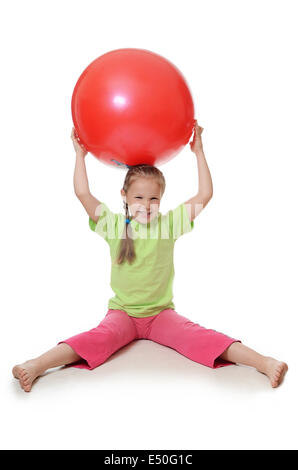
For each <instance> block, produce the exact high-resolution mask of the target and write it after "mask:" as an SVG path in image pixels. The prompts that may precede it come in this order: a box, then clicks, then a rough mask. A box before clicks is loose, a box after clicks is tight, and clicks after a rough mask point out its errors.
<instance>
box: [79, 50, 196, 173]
mask: <svg viewBox="0 0 298 470" xmlns="http://www.w3.org/2000/svg"><path fill="white" fill-rule="evenodd" d="M71 110H72V118H73V123H74V127H75V129H76V131H77V134H78V137H79V139H80V141H81V143H82V144H83V145H84V146H85V148H86V149H87V150H88V152H90V153H92V154H93V155H94V156H95V157H97V158H98V159H100V160H101V161H103V162H104V163H106V164H112V165H118V166H122V165H124V166H131V165H137V164H140V163H147V164H149V165H159V164H161V163H165V162H166V161H168V160H170V159H171V158H173V157H174V156H175V155H177V154H178V153H179V152H180V151H181V150H182V148H183V147H184V146H185V145H186V144H187V143H188V141H189V139H190V137H191V135H192V131H193V126H194V105H193V100H192V97H191V93H190V90H189V88H188V86H187V83H186V81H185V79H184V77H183V75H182V74H181V72H180V71H179V70H178V69H177V67H176V66H175V65H173V64H172V63H171V62H170V61H168V60H167V59H165V58H164V57H162V56H160V55H159V54H155V53H153V52H151V51H148V50H145V49H131V48H130V49H116V50H114V51H110V52H107V53H106V54H103V55H102V56H100V57H98V58H97V59H95V60H94V61H93V62H91V64H90V65H88V67H87V68H86V69H85V70H84V71H83V73H82V74H81V76H80V77H79V79H78V81H77V83H76V85H75V88H74V91H73V95H72V101H71Z"/></svg>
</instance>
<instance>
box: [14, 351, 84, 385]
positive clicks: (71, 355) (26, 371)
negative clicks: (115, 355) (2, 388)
mask: <svg viewBox="0 0 298 470" xmlns="http://www.w3.org/2000/svg"><path fill="white" fill-rule="evenodd" d="M79 359H80V356H79V355H78V354H76V353H75V351H74V350H73V349H72V348H71V347H70V346H69V345H68V344H66V343H61V344H58V346H55V347H54V348H52V349H50V350H49V351H47V352H46V353H44V354H42V355H41V356H39V357H36V358H35V359H31V360H30V361H26V362H24V363H23V364H18V365H16V366H14V368H13V369H12V373H13V375H14V377H15V378H16V379H19V381H20V385H21V387H22V389H23V390H25V392H30V390H31V387H32V383H33V381H34V380H35V379H36V378H37V377H39V376H40V375H42V374H43V373H44V372H45V371H46V370H48V369H51V368H52V367H59V366H64V365H66V364H70V363H72V362H75V361H78V360H79Z"/></svg>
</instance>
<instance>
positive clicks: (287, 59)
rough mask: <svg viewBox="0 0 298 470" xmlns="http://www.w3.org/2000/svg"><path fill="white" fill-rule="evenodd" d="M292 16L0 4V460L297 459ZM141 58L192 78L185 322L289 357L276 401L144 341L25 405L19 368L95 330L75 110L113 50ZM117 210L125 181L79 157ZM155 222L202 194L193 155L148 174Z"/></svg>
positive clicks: (103, 278) (60, 378) (102, 287)
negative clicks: (292, 453) (205, 186)
mask: <svg viewBox="0 0 298 470" xmlns="http://www.w3.org/2000/svg"><path fill="white" fill-rule="evenodd" d="M296 7H297V2H295V1H289V0H283V1H272V0H270V1H265V0H258V1H252V0H249V1H241V2H239V1H236V0H235V1H231V0H226V1H225V2H222V1H198V0H195V1H194V0H188V1H185V2H181V1H173V0H171V1H165V0H163V1H152V0H151V1H150V2H145V1H131V0H126V1H125V2H122V1H112V0H110V1H109V2H104V1H88V0H87V1H86V0H84V1H74V0H72V1H61V0H59V1H53V0H52V1H51V2H38V1H30V0H28V1H26V2H21V1H16V2H10V3H9V2H6V3H3V4H2V7H1V12H0V16H1V28H0V31H1V33H0V34H1V45H2V52H1V88H0V93H1V163H0V164H1V184H0V189H1V221H2V224H1V268H2V269H1V271H2V284H1V287H2V289H1V291H2V292H1V342H0V345H1V405H0V406H1V410H0V414H1V433H2V436H1V447H2V448H3V449H274V448H278V449H290V448H297V434H296V431H297V427H296V422H297V418H298V413H297V401H296V400H297V385H298V380H297V378H298V377H297V352H296V350H297V340H296V336H297V326H298V324H297V313H298V309H297V261H298V259H297V258H298V257H297V239H298V233H297V232H298V230H297V199H298V198H297V170H298V166H297V157H298V154H297V153H298V152H297V150H298V144H297V109H298V99H297V83H298V76H297V75H298V74H297V40H298V37H297V14H296V11H295V8H296ZM125 47H133V48H143V49H148V50H151V51H153V52H156V53H158V54H160V55H162V56H164V57H165V58H167V59H168V60H171V61H172V62H173V63H174V64H175V65H176V66H177V67H178V68H179V69H180V70H181V72H182V73H183V75H184V77H185V79H186V80H187V82H188V84H189V87H190V90H191V93H192V96H193V99H194V104H195V110H196V118H197V120H198V123H199V124H200V125H201V126H202V127H204V132H203V135H202V137H203V144H204V150H205V155H206V159H207V162H208V165H209V168H210V171H211V175H212V179H213V186H214V195H213V199H212V200H211V201H210V203H209V204H208V206H207V207H206V208H205V209H204V211H203V212H202V213H201V214H200V215H199V216H198V218H197V219H196V220H195V228H194V230H193V231H192V233H190V234H186V235H184V236H183V237H182V238H181V239H180V240H179V241H178V242H177V244H176V250H175V271H176V276H175V281H174V302H175V305H176V310H177V312H178V313H180V314H182V315H184V316H187V317H188V318H190V319H192V320H193V321H195V322H198V323H200V324H201V325H203V326H206V327H209V328H214V329H216V330H218V331H222V332H224V333H226V334H228V335H230V336H233V337H237V338H239V339H241V340H242V342H243V343H244V344H246V345H248V346H250V347H252V348H254V349H256V350H257V351H259V352H261V353H263V354H265V355H270V356H273V357H276V358H278V359H281V360H284V361H286V362H287V363H288V365H289V371H288V374H287V375H286V378H285V381H284V383H283V384H282V386H281V387H280V388H277V389H272V388H271V387H270V384H269V381H268V379H267V377H266V376H265V375H263V374H260V373H258V372H257V371H255V370H254V369H252V368H249V367H245V366H231V367H226V368H221V369H217V370H212V369H210V368H207V367H204V366H202V365H200V364H197V363H195V362H193V361H191V360H189V359H187V358H185V357H184V356H181V355H180V354H178V353H177V352H176V351H174V350H172V349H169V348H166V347H163V346H161V345H159V344H156V343H152V342H149V341H145V340H140V341H136V342H134V343H132V344H131V345H129V346H127V347H126V348H124V349H123V350H121V351H119V352H118V353H116V354H115V355H114V356H113V357H111V358H110V359H109V360H108V361H107V362H106V363H105V364H103V365H102V366H100V367H98V368H97V369H95V370H93V371H88V370H80V369H74V368H68V369H63V368H61V369H59V368H57V369H52V370H51V371H49V373H47V374H46V375H45V376H44V377H42V378H40V379H39V380H38V381H37V382H36V383H35V385H34V386H33V388H32V391H31V392H30V393H25V392H24V391H23V390H21V388H20V387H19V383H18V381H17V380H16V379H14V378H13V377H12V375H11V369H12V367H13V365H14V364H16V363H20V362H23V361H25V360H27V359H30V358H32V357H35V356H37V355H39V354H40V353H42V352H44V351H46V350H48V349H50V348H51V347H53V346H54V345H55V344H56V343H57V342H58V341H60V340H62V339H66V338H68V337H70V336H72V335H74V334H77V333H79V332H82V331H85V330H87V329H90V328H93V327H94V326H96V325H97V324H98V323H99V322H100V321H101V320H102V318H103V317H104V315H105V314H106V311H107V302H108V299H109V298H110V297H111V295H112V291H111V290H110V286H109V275H110V258H109V251H108V245H107V244H106V243H105V241H104V240H103V239H101V238H100V237H98V236H97V235H96V234H95V233H94V232H92V231H91V230H90V229H89V225H88V216H87V214H86V212H85V211H84V208H83V207H82V206H81V205H80V203H79V201H78V200H77V199H76V197H75V195H74V191H73V170H74V163H75V154H74V149H73V145H72V142H71V139H70V133H71V128H72V118H71V108H70V105H71V96H72V92H73V88H74V86H75V83H76V81H77V79H78V77H79V75H80V74H81V73H82V71H83V70H84V69H85V68H86V67H87V66H88V65H89V63H90V62H91V61H93V60H94V59H95V58H96V57H98V56H100V55H102V54H104V53H106V52H108V51H110V50H113V49H120V48H125ZM86 165H87V171H88V175H89V182H90V188H91V191H92V192H93V194H94V195H95V196H96V197H97V198H98V199H102V200H103V201H104V202H106V203H107V204H108V205H109V207H110V208H111V209H112V210H113V211H115V212H121V211H122V209H123V207H122V200H121V198H120V189H121V185H122V183H123V180H124V176H125V170H123V169H118V168H116V167H112V166H111V167H108V166H107V165H104V164H102V163H100V162H99V161H98V160H97V159H95V158H94V157H93V156H92V155H90V154H89V155H88V156H87V157H86ZM159 168H160V169H161V171H162V172H163V173H164V176H165V178H166V182H167V186H166V192H165V194H164V197H163V200H162V203H161V212H162V213H166V212H167V211H168V210H169V209H171V208H174V207H176V205H178V204H179V203H180V202H183V201H186V200H187V199H189V198H190V197H191V196H193V195H194V194H195V193H196V192H197V189H198V182H197V169H196V159H195V155H194V154H193V153H192V152H191V150H190V147H189V145H187V146H186V147H185V148H184V150H183V151H182V152H181V153H180V154H179V155H177V156H176V157H175V158H174V159H173V160H172V161H170V162H168V163H166V164H164V165H162V166H160V167H159Z"/></svg>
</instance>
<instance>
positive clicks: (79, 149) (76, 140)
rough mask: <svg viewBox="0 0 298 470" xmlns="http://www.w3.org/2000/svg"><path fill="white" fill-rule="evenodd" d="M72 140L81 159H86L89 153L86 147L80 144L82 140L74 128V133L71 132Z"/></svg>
mask: <svg viewBox="0 0 298 470" xmlns="http://www.w3.org/2000/svg"><path fill="white" fill-rule="evenodd" d="M71 139H72V143H73V146H74V149H75V151H76V154H79V155H80V156H81V157H85V156H86V155H87V153H88V151H87V150H86V149H85V147H84V145H83V144H81V143H80V139H79V137H78V134H77V132H76V130H75V128H74V127H73V128H72V131H71Z"/></svg>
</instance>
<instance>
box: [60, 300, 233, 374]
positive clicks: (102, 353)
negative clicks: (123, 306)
mask: <svg viewBox="0 0 298 470" xmlns="http://www.w3.org/2000/svg"><path fill="white" fill-rule="evenodd" d="M137 339H148V340H151V341H155V342H156V343H159V344H162V345H164V346H167V347H169V348H172V349H175V350H176V351H178V352H179V353H180V354H183V356H186V357H188V358H189V359H191V360H192V361H194V362H198V363H199V364H203V365H204V366H208V367H211V368H213V369H216V368H218V367H223V366H228V365H231V364H234V363H233V362H229V361H225V360H224V359H222V358H220V357H219V356H220V355H221V354H222V353H223V352H224V351H225V350H226V349H227V348H228V347H229V346H230V345H231V344H232V343H234V342H240V343H241V341H240V340H238V339H234V338H231V337H229V336H226V335H224V334H223V333H219V332H218V331H216V330H211V329H207V328H204V327H203V326H200V325H199V324H198V323H194V322H192V321H190V320H189V319H188V318H185V317H183V316H182V315H179V314H178V313H177V312H176V311H175V310H173V309H171V308H168V309H165V310H162V311H161V312H160V313H159V314H157V315H153V316H151V317H143V318H139V317H138V318H137V317H132V316H130V315H128V314H127V313H126V312H125V311H124V310H115V309H109V310H108V312H107V314H106V315H105V317H104V318H103V320H102V321H101V322H100V324H99V325H98V326H97V327H96V328H92V329H91V330H89V331H85V332H84V333H80V334H78V335H76V336H72V337H71V338H68V339H66V340H64V341H60V342H59V343H58V344H61V343H66V344H68V345H69V346H71V348H72V349H73V350H74V351H75V352H76V353H77V354H78V356H80V357H81V359H80V360H79V361H77V362H73V363H72V364H70V366H71V367H79V368H81V369H90V370H92V369H94V368H95V367H97V366H99V365H100V364H102V363H103V362H105V360H106V359H107V358H108V357H110V356H111V355H112V354H114V353H115V352H116V351H117V350H118V349H120V348H122V347H123V346H125V345H127V344H128V343H130V342H131V341H134V340H137Z"/></svg>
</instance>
